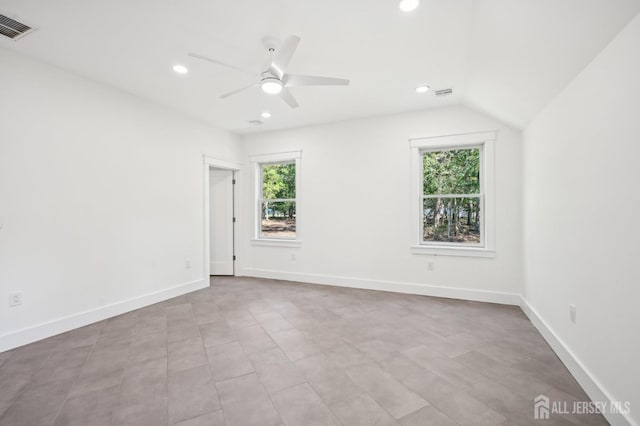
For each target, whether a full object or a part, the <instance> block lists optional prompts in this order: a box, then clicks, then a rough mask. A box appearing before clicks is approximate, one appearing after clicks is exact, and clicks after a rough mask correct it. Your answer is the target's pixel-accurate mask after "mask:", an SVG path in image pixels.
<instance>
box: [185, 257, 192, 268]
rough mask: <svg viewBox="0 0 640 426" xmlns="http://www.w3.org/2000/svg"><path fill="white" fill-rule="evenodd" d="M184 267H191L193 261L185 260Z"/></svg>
mask: <svg viewBox="0 0 640 426" xmlns="http://www.w3.org/2000/svg"><path fill="white" fill-rule="evenodd" d="M184 268H185V269H191V261H190V260H189V259H187V260H185V261H184Z"/></svg>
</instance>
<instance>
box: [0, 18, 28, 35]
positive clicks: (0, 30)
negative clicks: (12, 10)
mask: <svg viewBox="0 0 640 426" xmlns="http://www.w3.org/2000/svg"><path fill="white" fill-rule="evenodd" d="M31 31H33V28H31V27H30V26H28V25H25V24H23V23H22V22H18V21H15V20H13V19H11V18H9V17H8V16H5V15H2V14H0V34H2V35H3V36H6V37H9V38H10V39H12V40H17V39H19V38H20V37H22V36H25V35H27V34H29V33H30V32H31Z"/></svg>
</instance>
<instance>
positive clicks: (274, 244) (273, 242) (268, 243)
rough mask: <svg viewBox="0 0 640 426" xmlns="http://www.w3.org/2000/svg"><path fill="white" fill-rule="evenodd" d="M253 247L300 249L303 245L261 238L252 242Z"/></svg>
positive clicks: (291, 241)
mask: <svg viewBox="0 0 640 426" xmlns="http://www.w3.org/2000/svg"><path fill="white" fill-rule="evenodd" d="M251 245H254V246H270V247H300V246H301V245H302V241H300V240H277V239H267V238H260V239H253V240H251Z"/></svg>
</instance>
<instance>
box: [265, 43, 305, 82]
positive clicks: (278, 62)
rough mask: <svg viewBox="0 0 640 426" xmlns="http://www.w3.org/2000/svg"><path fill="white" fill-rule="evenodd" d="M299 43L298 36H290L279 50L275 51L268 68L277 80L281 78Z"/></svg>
mask: <svg viewBox="0 0 640 426" xmlns="http://www.w3.org/2000/svg"><path fill="white" fill-rule="evenodd" d="M299 43H300V37H298V36H291V37H289V38H287V39H286V40H285V41H284V42H283V43H282V46H280V49H278V50H276V54H275V56H274V57H273V61H271V65H270V66H269V69H270V70H271V72H273V73H275V74H276V75H277V76H278V77H279V78H282V76H283V75H284V73H285V71H286V70H287V66H288V65H289V62H291V58H293V54H294V53H295V52H296V49H297V48H298V44H299Z"/></svg>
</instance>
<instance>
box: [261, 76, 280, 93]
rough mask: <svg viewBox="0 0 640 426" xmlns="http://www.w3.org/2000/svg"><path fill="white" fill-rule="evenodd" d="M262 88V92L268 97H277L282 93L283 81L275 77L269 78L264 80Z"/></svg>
mask: <svg viewBox="0 0 640 426" xmlns="http://www.w3.org/2000/svg"><path fill="white" fill-rule="evenodd" d="M260 87H262V91H263V92H264V93H266V94H268V95H277V94H279V93H280V92H282V81H280V80H279V79H277V78H275V77H267V78H264V79H262V82H261V83H260Z"/></svg>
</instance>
